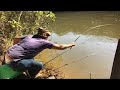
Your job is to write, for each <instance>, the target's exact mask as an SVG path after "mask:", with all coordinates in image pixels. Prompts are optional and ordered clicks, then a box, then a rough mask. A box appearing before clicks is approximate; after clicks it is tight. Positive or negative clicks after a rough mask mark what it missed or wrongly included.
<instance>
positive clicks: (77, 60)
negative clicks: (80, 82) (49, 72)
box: [54, 53, 95, 70]
mask: <svg viewBox="0 0 120 90" xmlns="http://www.w3.org/2000/svg"><path fill="white" fill-rule="evenodd" d="M92 55H95V53H93V54H90V55H87V56H85V57H83V58H80V59H78V60H74V61H72V62H70V63H68V64H64V65H62V66H60V67H58V68H56V69H54V70H57V69H60V68H62V67H65V66H67V65H70V64H72V63H75V62H77V61H80V60H82V59H85V58H87V57H89V56H92Z"/></svg>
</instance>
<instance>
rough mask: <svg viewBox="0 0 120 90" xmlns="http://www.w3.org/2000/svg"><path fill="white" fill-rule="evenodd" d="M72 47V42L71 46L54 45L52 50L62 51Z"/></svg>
mask: <svg viewBox="0 0 120 90" xmlns="http://www.w3.org/2000/svg"><path fill="white" fill-rule="evenodd" d="M73 46H75V43H74V42H73V43H71V44H54V45H53V47H52V49H58V50H64V49H67V48H70V47H73Z"/></svg>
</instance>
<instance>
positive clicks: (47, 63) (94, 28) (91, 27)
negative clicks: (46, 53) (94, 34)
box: [43, 24, 112, 66]
mask: <svg viewBox="0 0 120 90" xmlns="http://www.w3.org/2000/svg"><path fill="white" fill-rule="evenodd" d="M107 25H112V24H104V25H97V26H94V27H91V28H89V29H87V30H86V31H84V32H83V33H82V34H84V33H86V32H88V31H90V30H92V29H95V28H98V27H103V26H107ZM80 37H81V35H79V36H78V37H77V38H76V39H75V40H74V42H76V41H77V40H78V39H79V38H80ZM71 49H72V47H71V48H70V49H69V50H71ZM69 50H67V51H65V52H63V53H61V54H59V55H57V56H56V57H54V58H52V59H50V60H49V61H48V62H46V63H45V64H44V65H43V66H45V65H46V64H48V63H49V62H51V61H52V60H54V59H55V58H57V57H59V56H61V55H63V54H64V53H66V52H68V51H69Z"/></svg>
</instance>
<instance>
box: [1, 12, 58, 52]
mask: <svg viewBox="0 0 120 90" xmlns="http://www.w3.org/2000/svg"><path fill="white" fill-rule="evenodd" d="M55 18H56V17H55V14H54V13H53V12H52V11H0V43H1V44H3V45H1V47H2V48H4V50H6V49H7V48H8V47H9V46H11V45H12V40H13V38H14V37H15V36H22V35H26V34H33V33H35V32H36V29H37V28H38V27H40V26H42V27H48V28H49V23H52V22H55ZM3 46H4V47H3Z"/></svg>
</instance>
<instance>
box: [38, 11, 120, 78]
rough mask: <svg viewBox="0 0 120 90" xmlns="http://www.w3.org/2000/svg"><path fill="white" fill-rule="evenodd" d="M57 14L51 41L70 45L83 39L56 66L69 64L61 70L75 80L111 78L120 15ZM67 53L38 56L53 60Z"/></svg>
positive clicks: (54, 64) (49, 52)
mask: <svg viewBox="0 0 120 90" xmlns="http://www.w3.org/2000/svg"><path fill="white" fill-rule="evenodd" d="M55 14H56V21H55V22H54V23H52V24H51V25H50V31H51V32H52V35H51V36H50V37H49V40H51V41H52V42H55V43H65V44H67V43H71V42H73V41H75V40H76V39H77V38H78V37H79V36H80V37H79V38H78V39H77V40H76V41H75V44H76V46H74V47H73V48H72V49H71V50H69V51H68V52H66V53H64V54H62V55H61V56H59V57H57V58H56V59H54V60H52V61H51V63H52V64H53V66H54V67H55V68H57V67H60V66H62V65H65V64H68V65H66V66H64V67H61V68H59V70H61V71H62V72H63V73H64V75H65V76H66V77H68V78H71V79H89V78H93V79H109V78H110V74H111V69H112V64H113V60H114V56H115V52H116V48H117V43H118V39H119V38H120V30H119V29H120V12H119V11H66V12H55ZM66 50H68V49H66ZM66 50H45V51H43V52H42V54H40V55H38V56H37V57H39V58H41V59H43V60H46V61H49V60H50V59H52V58H54V57H56V55H59V54H61V53H63V52H65V51H66ZM74 61H75V62H74ZM72 62H73V63H72Z"/></svg>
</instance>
